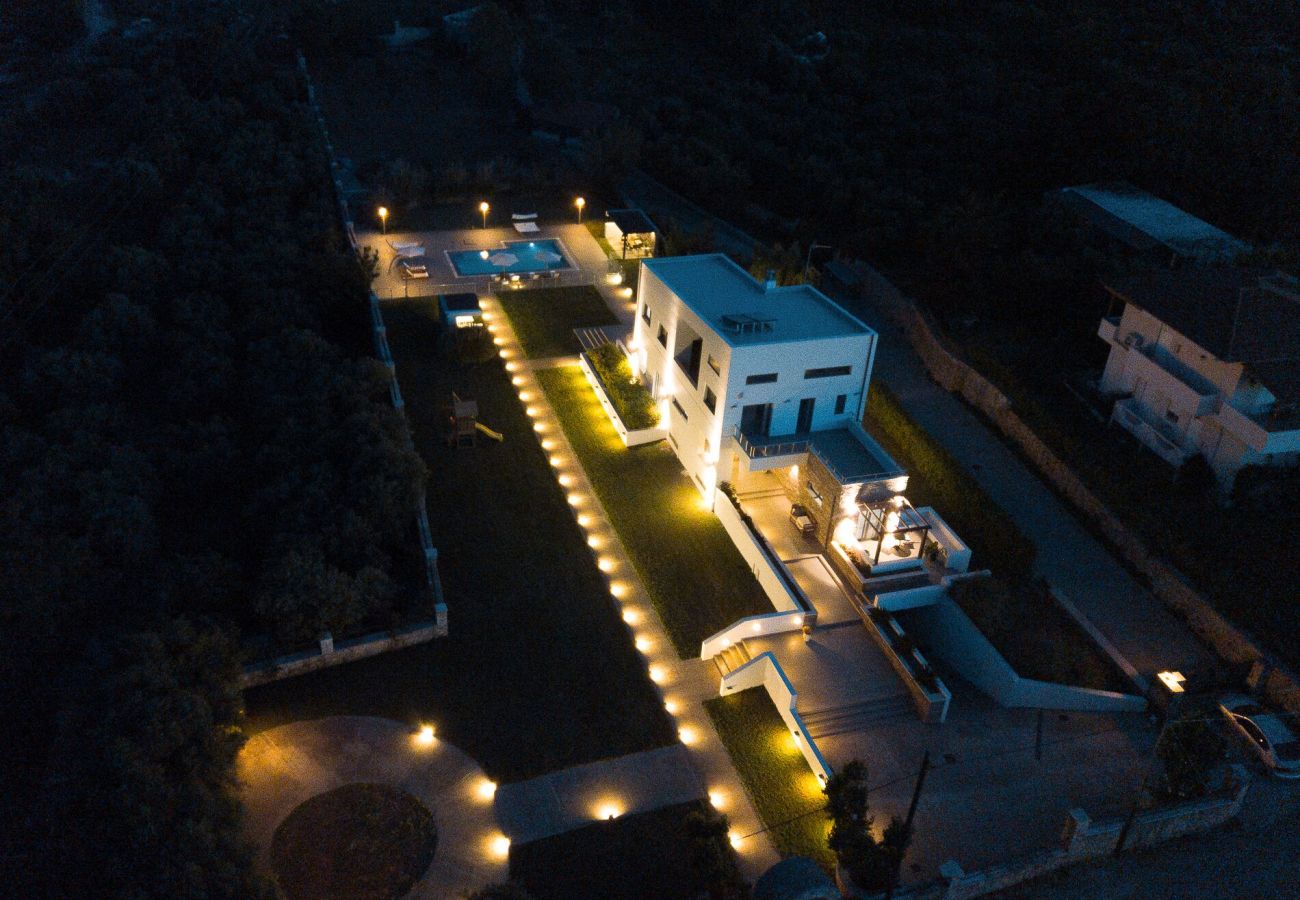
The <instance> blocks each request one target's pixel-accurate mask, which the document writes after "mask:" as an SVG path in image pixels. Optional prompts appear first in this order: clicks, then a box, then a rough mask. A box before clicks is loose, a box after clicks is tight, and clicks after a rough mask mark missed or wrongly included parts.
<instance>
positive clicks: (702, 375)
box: [630, 253, 906, 522]
mask: <svg viewBox="0 0 1300 900" xmlns="http://www.w3.org/2000/svg"><path fill="white" fill-rule="evenodd" d="M637 296H638V298H639V299H638V301H637V314H636V324H635V328H634V330H633V334H632V341H631V345H630V350H631V353H632V361H633V367H634V369H635V370H636V371H637V372H638V374H639V375H640V376H641V377H642V378H643V379H644V381H645V383H646V385H647V386H648V387H649V388H650V390H651V393H652V394H653V395H654V397H655V399H656V400H658V401H659V403H660V409H661V413H662V415H663V417H664V421H665V422H667V425H668V440H669V442H670V443H671V444H672V446H673V449H674V450H675V451H676V453H677V456H678V458H679V459H681V461H682V465H684V466H685V467H686V471H687V473H688V474H689V475H690V477H691V479H692V480H693V481H694V482H695V484H696V486H697V487H698V488H699V490H700V492H701V493H702V494H703V495H704V497H705V498H706V500H709V501H712V499H713V493H714V490H715V488H716V487H717V485H718V484H719V483H720V482H723V481H730V482H732V483H733V484H736V483H737V482H739V481H740V480H741V479H743V477H744V476H745V475H746V474H747V473H751V472H758V471H766V470H774V469H777V468H782V469H784V470H785V472H786V473H787V474H788V473H790V471H791V469H790V467H792V466H793V467H796V468H795V469H794V470H793V471H795V472H797V471H798V470H797V466H798V465H799V464H800V463H802V462H803V461H804V460H805V459H807V458H808V456H809V454H810V453H811V454H813V455H816V456H818V458H819V459H820V460H821V462H822V463H823V464H825V466H826V467H827V468H828V469H829V470H830V471H831V474H832V475H834V476H835V480H836V481H837V482H838V483H839V484H840V485H841V486H843V487H848V486H849V485H859V486H860V485H862V484H866V483H873V482H881V481H889V482H891V483H892V485H893V490H894V491H895V492H898V491H901V490H903V488H904V487H905V486H906V476H905V475H904V474H903V472H902V470H901V469H899V467H898V465H897V464H896V463H895V462H894V461H893V459H891V458H890V457H889V455H888V454H887V453H885V451H884V450H883V449H881V447H880V446H879V445H878V444H877V443H876V442H875V441H874V440H872V439H871V438H870V437H869V436H868V435H867V433H866V432H865V431H864V430H863V429H862V427H861V425H860V424H859V423H860V422H861V420H862V415H863V412H864V408H865V405H866V398H867V386H868V384H869V382H870V379H871V367H872V363H873V362H874V360H875V355H876V340H877V336H876V333H875V332H874V331H872V330H871V329H870V328H868V327H867V326H866V325H864V324H863V323H862V322H860V321H859V320H858V319H856V318H854V317H853V316H851V315H850V314H849V313H847V312H846V311H845V310H844V309H842V308H841V307H840V306H838V305H837V304H836V303H835V302H833V301H832V300H831V299H830V298H829V297H827V296H826V295H824V294H822V293H821V292H820V291H818V290H817V289H815V288H813V287H811V286H808V285H797V286H790V287H777V286H776V284H775V282H774V281H772V280H771V279H769V280H768V281H767V282H766V283H762V282H759V281H757V280H755V279H754V278H753V277H752V276H750V274H749V273H748V272H746V271H745V270H744V269H742V268H741V267H740V266H738V265H736V264H735V263H734V262H732V261H731V260H730V259H728V258H727V257H726V256H725V255H723V254H720V253H719V254H710V255H704V256H678V257H667V258H661V259H648V260H646V261H645V262H644V263H643V264H642V266H641V276H640V287H639V290H638V292H637ZM794 477H796V478H797V476H794ZM814 493H815V494H817V495H818V496H820V495H821V494H822V493H824V491H816V490H815V489H814ZM825 500H826V501H831V500H832V498H825ZM837 502H838V498H834V502H832V503H831V509H830V510H825V513H826V514H825V515H824V516H819V518H821V519H822V521H823V522H825V521H829V519H830V517H831V511H832V510H833V508H834V506H835V505H836V504H837ZM813 512H814V515H816V514H817V512H818V510H816V509H814V510H813Z"/></svg>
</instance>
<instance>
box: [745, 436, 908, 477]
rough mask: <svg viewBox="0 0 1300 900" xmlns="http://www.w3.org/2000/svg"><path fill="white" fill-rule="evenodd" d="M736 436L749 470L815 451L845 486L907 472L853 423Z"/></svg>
mask: <svg viewBox="0 0 1300 900" xmlns="http://www.w3.org/2000/svg"><path fill="white" fill-rule="evenodd" d="M732 439H733V440H734V441H735V446H736V448H738V449H739V450H740V452H741V454H742V455H743V457H744V459H745V460H746V461H747V463H748V465H747V469H746V471H749V472H762V471H766V470H768V469H778V468H781V467H783V466H790V465H795V464H797V463H799V462H801V461H802V460H803V458H804V456H805V455H806V454H808V453H812V454H813V455H814V456H816V457H817V459H818V460H819V461H820V462H821V463H822V464H823V465H824V466H826V468H827V470H828V471H829V472H830V473H831V474H832V475H833V476H834V477H835V479H836V480H837V481H838V482H839V483H840V484H842V485H848V484H866V483H868V482H875V481H886V480H889V479H894V478H899V477H901V476H904V475H905V474H906V473H905V472H904V471H903V469H902V468H901V467H900V466H899V465H898V463H896V462H894V459H893V457H891V456H890V455H889V454H888V453H886V452H885V448H883V447H881V446H880V445H879V444H878V443H876V441H875V439H873V438H872V437H871V435H869V434H867V432H866V431H865V430H863V428H862V427H861V426H858V425H855V424H853V423H850V424H849V425H846V426H844V427H841V428H827V429H823V430H821V431H812V432H809V433H807V434H787V435H776V436H767V435H753V434H746V433H745V432H743V431H741V430H740V429H736V431H735V432H734V433H733V434H732Z"/></svg>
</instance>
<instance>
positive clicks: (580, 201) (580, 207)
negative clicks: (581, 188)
mask: <svg viewBox="0 0 1300 900" xmlns="http://www.w3.org/2000/svg"><path fill="white" fill-rule="evenodd" d="M573 205H574V206H576V207H578V224H579V225H581V224H582V210H583V209H584V208H585V207H586V205H587V201H586V199H585V198H583V197H578V198H577V199H576V200H574V201H573Z"/></svg>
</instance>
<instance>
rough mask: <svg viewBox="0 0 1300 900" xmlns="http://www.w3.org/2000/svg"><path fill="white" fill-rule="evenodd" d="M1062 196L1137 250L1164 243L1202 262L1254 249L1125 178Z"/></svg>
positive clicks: (1067, 190) (1068, 191)
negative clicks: (1137, 186) (1124, 180)
mask: <svg viewBox="0 0 1300 900" xmlns="http://www.w3.org/2000/svg"><path fill="white" fill-rule="evenodd" d="M1060 195H1061V198H1062V199H1063V200H1064V201H1065V202H1066V204H1067V205H1068V206H1069V207H1070V208H1071V209H1073V210H1074V211H1075V212H1077V213H1079V214H1080V215H1082V216H1084V217H1085V218H1086V219H1088V221H1090V222H1091V223H1092V224H1093V225H1095V226H1096V227H1097V228H1099V229H1101V230H1102V231H1104V232H1105V233H1106V234H1109V235H1110V236H1111V237H1113V238H1115V239H1116V240H1118V241H1121V242H1122V243H1124V244H1127V245H1128V246H1130V247H1132V248H1133V249H1135V250H1141V251H1145V250H1151V249H1153V248H1155V247H1165V248H1166V249H1168V250H1170V251H1171V252H1173V253H1176V254H1178V255H1179V256H1182V257H1185V258H1188V259H1195V260H1198V261H1200V262H1219V261H1227V260H1230V259H1232V258H1233V257H1234V256H1236V255H1237V254H1238V253H1241V252H1243V251H1245V250H1248V249H1250V248H1249V246H1248V245H1247V244H1245V243H1244V242H1242V241H1239V240H1237V239H1236V238H1235V237H1233V236H1232V235H1230V234H1228V233H1227V232H1226V231H1222V230H1220V229H1218V228H1215V227H1214V226H1213V225H1211V224H1210V223H1209V222H1206V221H1204V220H1202V219H1198V218H1197V217H1196V216H1194V215H1192V214H1191V213H1189V212H1185V211H1184V210H1181V209H1179V208H1178V207H1177V206H1174V205H1173V204H1172V203H1170V202H1168V201H1166V200H1161V199H1160V198H1159V197H1156V196H1154V195H1152V194H1148V193H1147V192H1146V191H1143V190H1140V189H1139V188H1136V187H1134V186H1133V185H1131V184H1127V183H1125V182H1112V183H1108V184H1083V185H1078V186H1076V187H1067V188H1062V189H1061V191H1060Z"/></svg>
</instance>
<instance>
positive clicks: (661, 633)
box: [480, 295, 780, 881]
mask: <svg viewBox="0 0 1300 900" xmlns="http://www.w3.org/2000/svg"><path fill="white" fill-rule="evenodd" d="M607 299H612V300H615V301H616V300H617V299H618V298H617V296H616V295H615V297H613V298H607ZM480 302H481V305H482V306H483V309H484V319H485V320H486V321H487V324H488V327H489V328H490V329H491V330H492V335H493V338H494V340H495V342H496V345H497V348H498V352H499V353H500V355H501V358H502V359H503V360H504V362H505V367H506V371H507V372H509V373H510V375H511V381H512V383H513V384H514V386H515V388H516V390H517V391H518V392H519V399H520V402H521V403H523V404H524V408H525V410H526V411H527V412H528V414H529V416H530V417H531V418H532V420H533V430H534V431H535V432H536V433H537V437H538V440H539V441H540V442H541V445H542V449H543V450H544V451H546V453H547V454H548V456H549V458H550V461H551V465H552V467H553V468H554V471H555V476H556V478H557V480H558V481H559V482H560V485H561V486H562V487H563V488H564V489H565V491H566V492H567V493H568V497H569V505H570V507H571V508H572V509H573V513H574V516H575V517H576V518H577V520H578V524H579V525H580V526H582V528H583V529H584V530H585V531H586V532H587V538H588V541H587V542H588V544H589V545H590V546H591V548H592V551H593V553H594V554H595V556H596V561H597V565H598V566H599V567H600V570H601V571H602V572H604V573H605V575H606V577H608V579H609V586H610V594H611V595H612V596H613V597H614V599H615V600H616V601H617V602H618V603H620V604H621V606H622V610H623V621H624V622H626V623H627V626H628V631H629V640H632V641H634V642H635V644H636V647H637V650H638V651H640V653H641V655H642V657H643V658H644V659H645V661H646V669H647V672H648V674H649V676H650V679H651V680H652V681H653V682H654V683H655V684H656V685H657V686H658V687H659V690H660V693H661V694H662V696H663V698H664V706H665V708H666V709H667V710H668V712H669V714H670V715H672V716H673V717H674V718H675V719H676V721H677V726H678V734H679V736H680V739H681V742H682V743H683V744H685V745H686V746H687V747H688V748H689V749H690V751H691V752H690V754H689V759H690V761H691V763H693V764H694V766H695V768H696V770H697V771H698V773H699V775H700V777H701V778H702V779H703V783H704V785H705V787H706V790H707V792H708V796H709V799H710V800H711V801H712V802H713V805H714V806H715V807H716V808H717V809H719V810H720V811H721V812H723V813H724V814H725V815H726V816H727V817H728V818H729V819H730V820H731V832H732V836H733V842H732V843H733V846H735V848H736V851H737V854H738V856H739V861H740V866H741V872H742V873H743V874H744V875H745V877H746V878H748V879H750V880H751V881H753V880H755V879H757V878H758V876H760V875H761V874H763V872H765V871H766V870H767V869H768V868H769V867H770V866H772V865H774V864H775V863H777V862H778V861H779V860H780V857H779V856H778V855H777V853H776V850H775V849H774V848H773V846H772V842H771V840H770V839H769V838H768V836H767V834H766V833H765V832H764V831H763V825H762V823H761V822H760V821H759V818H758V815H757V813H755V812H754V808H753V806H752V805H751V804H750V802H749V797H748V796H747V795H746V793H745V789H744V786H743V785H742V784H741V782H740V777H739V776H738V775H737V774H736V769H735V766H734V765H733V764H732V762H731V757H730V755H728V753H727V750H726V748H725V747H724V746H723V745H722V741H721V740H720V739H719V738H718V735H717V732H716V731H714V729H713V723H712V721H711V720H710V719H709V717H708V714H707V713H706V712H705V711H704V706H703V703H704V701H705V700H710V699H712V698H714V697H717V696H718V673H717V670H716V669H715V668H714V667H713V665H712V663H709V662H705V661H704V660H701V659H679V658H678V657H677V654H676V653H675V652H674V651H673V648H672V643H671V642H670V641H669V639H668V634H667V632H666V631H665V630H664V627H663V624H662V623H661V622H660V621H659V616H658V615H657V614H656V613H655V611H654V607H653V606H652V605H651V603H650V598H649V596H648V594H647V593H646V590H645V587H644V585H643V584H642V583H641V579H640V578H639V577H638V576H637V574H636V570H635V569H634V568H633V567H632V562H631V559H630V558H629V557H628V555H627V552H626V550H624V548H623V544H622V542H621V541H620V540H619V537H618V534H617V533H616V532H615V531H614V529H613V527H612V526H611V525H610V524H609V520H608V519H607V518H606V516H605V511H604V509H603V508H602V507H601V504H600V501H599V500H598V499H597V498H596V495H595V493H594V492H593V491H592V488H591V484H590V483H589V482H588V480H587V476H586V473H585V472H584V471H583V469H582V466H581V464H580V463H579V462H578V458H577V456H576V454H575V453H574V452H573V448H572V447H571V446H570V445H569V441H568V438H567V437H565V434H564V431H563V429H562V428H561V427H560V423H559V420H558V419H557V418H556V415H555V411H554V410H553V409H552V408H551V405H550V403H549V401H548V400H547V398H546V395H545V393H544V392H543V391H542V389H541V386H540V385H539V384H538V382H537V379H536V378H535V377H534V376H533V371H534V370H535V369H545V368H554V367H555V365H556V364H557V363H560V364H563V363H571V362H572V360H571V359H570V358H568V357H564V358H559V359H553V360H527V359H525V358H524V356H523V351H522V350H521V349H520V347H519V343H518V341H516V339H515V335H514V332H513V331H512V330H511V328H510V323H509V320H508V319H507V318H506V315H505V313H504V312H503V311H502V309H501V306H500V304H499V303H497V301H496V300H495V299H494V298H480ZM629 785H630V783H629ZM615 789H617V786H616V785H613V784H611V785H610V790H615ZM591 818H592V820H594V819H596V818H598V816H597V815H595V814H594V813H592V816H591Z"/></svg>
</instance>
